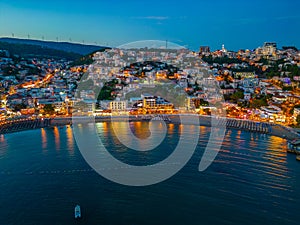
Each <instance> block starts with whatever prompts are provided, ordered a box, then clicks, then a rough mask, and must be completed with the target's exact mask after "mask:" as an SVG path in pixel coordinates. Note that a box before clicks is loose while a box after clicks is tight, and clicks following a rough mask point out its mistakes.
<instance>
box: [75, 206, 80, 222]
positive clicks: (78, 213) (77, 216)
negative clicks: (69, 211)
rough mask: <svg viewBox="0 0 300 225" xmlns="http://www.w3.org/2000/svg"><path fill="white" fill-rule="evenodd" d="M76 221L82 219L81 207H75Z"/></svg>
mask: <svg viewBox="0 0 300 225" xmlns="http://www.w3.org/2000/svg"><path fill="white" fill-rule="evenodd" d="M74 213H75V219H80V218H81V210H80V206H79V205H76V206H75V211H74Z"/></svg>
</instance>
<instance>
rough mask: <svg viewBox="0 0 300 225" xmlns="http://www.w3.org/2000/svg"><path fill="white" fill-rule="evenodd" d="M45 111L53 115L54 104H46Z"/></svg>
mask: <svg viewBox="0 0 300 225" xmlns="http://www.w3.org/2000/svg"><path fill="white" fill-rule="evenodd" d="M43 109H44V112H45V113H46V114H50V115H52V114H54V112H55V111H54V106H53V105H52V104H47V105H45V106H44V108H43Z"/></svg>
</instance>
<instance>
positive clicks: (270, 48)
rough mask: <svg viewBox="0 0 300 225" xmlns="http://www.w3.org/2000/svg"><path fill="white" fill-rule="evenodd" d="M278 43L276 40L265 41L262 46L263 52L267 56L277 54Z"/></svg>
mask: <svg viewBox="0 0 300 225" xmlns="http://www.w3.org/2000/svg"><path fill="white" fill-rule="evenodd" d="M276 50H277V44H276V43H275V42H265V43H264V46H263V47H262V53H263V55H265V56H271V55H274V54H276Z"/></svg>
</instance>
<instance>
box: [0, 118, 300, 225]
mask: <svg viewBox="0 0 300 225" xmlns="http://www.w3.org/2000/svg"><path fill="white" fill-rule="evenodd" d="M110 126H111V124H110V123H99V124H97V127H98V132H99V135H100V136H101V138H102V139H103V141H104V143H105V145H107V146H108V147H109V149H110V151H111V153H112V154H113V155H114V156H115V157H116V158H119V159H121V160H123V161H128V162H130V163H132V164H136V165H146V164H149V163H154V162H158V161H160V160H162V159H164V158H166V157H167V156H168V155H169V154H170V153H171V152H172V150H173V149H174V147H175V146H176V144H177V141H178V136H179V135H180V131H179V128H178V126H177V125H173V124H169V125H168V133H167V136H166V139H165V141H164V142H163V143H162V144H161V145H160V147H159V148H157V149H155V150H153V151H150V152H134V151H133V150H130V149H127V148H124V146H123V145H122V144H121V143H120V142H119V141H118V139H117V138H116V137H115V136H114V134H113V133H112V132H111V130H112V129H111V127H110ZM131 127H132V129H133V130H135V131H136V133H137V136H140V137H142V136H143V135H144V136H147V131H148V130H147V123H146V122H145V123H144V122H135V123H132V124H131ZM199 129H200V132H201V135H200V140H199V144H198V147H197V149H196V151H195V153H194V155H193V157H192V158H191V160H190V161H189V162H188V164H187V165H186V166H185V167H184V168H183V169H182V170H181V171H180V172H179V173H177V174H176V175H175V176H173V177H172V178H170V179H168V180H166V181H164V182H162V183H159V184H156V185H152V186H147V187H129V186H123V185H119V184H116V183H113V182H111V181H108V180H106V179H104V178H103V177H101V176H100V175H98V174H97V173H96V172H94V171H93V170H92V169H91V168H90V167H89V165H88V164H87V163H86V162H85V161H84V159H83V157H82V156H81V154H80V151H79V150H78V148H77V146H76V142H75V140H74V137H73V132H72V127H70V126H66V127H55V128H49V129H40V130H30V131H24V132H20V133H13V134H6V135H0V178H1V180H0V224H1V225H8V224H16V225H22V224H24V225H25V224H26V225H27V224H34V225H36V224H39V225H48V224H49V225H55V224H57V225H64V224H68V225H69V224H87V225H100V224H102V225H110V224H118V225H122V224H124V225H127V224H128V225H144V224H149V225H150V224H151V225H152V224H173V225H177V224H178V225H182V224H197V225H201V224H209V225H211V224H213V225H214V224H216V225H217V224H236V225H240V224H272V225H274V224H280V225H282V224H299V223H300V213H299V210H300V205H299V203H300V163H299V162H297V161H296V160H295V156H294V155H290V154H287V153H286V141H285V140H283V139H281V138H277V137H273V136H267V135H263V134H255V133H248V132H242V131H238V130H228V131H227V132H226V136H225V139H224V143H223V146H222V149H221V151H220V152H219V154H218V156H217V158H216V160H215V161H214V162H213V164H212V165H211V166H210V167H209V168H208V169H207V170H206V171H204V172H199V171H198V165H199V161H200V159H201V156H202V154H203V151H204V149H205V146H206V143H207V140H208V138H209V132H210V128H208V127H200V128H199ZM142 138H143V137H142ZM77 203H78V204H80V205H81V207H82V213H83V216H84V217H83V219H82V220H81V221H75V220H74V219H73V216H74V212H73V211H74V206H75V204H77Z"/></svg>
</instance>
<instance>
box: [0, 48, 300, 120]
mask: <svg viewBox="0 0 300 225" xmlns="http://www.w3.org/2000/svg"><path fill="white" fill-rule="evenodd" d="M92 57H93V63H91V64H86V63H84V62H83V63H82V64H81V65H74V64H72V62H70V61H67V60H63V59H61V60H57V59H49V58H36V57H34V56H33V57H28V58H22V57H19V56H17V55H12V54H11V53H10V52H9V51H7V50H0V90H1V91H0V100H1V106H0V119H1V123H2V122H3V121H7V120H13V119H16V118H50V117H70V116H71V115H72V113H74V112H76V113H84V114H88V115H91V116H103V115H105V116H107V115H121V114H132V115H138V114H141V115H147V114H178V113H195V114H200V115H214V113H215V112H216V111H218V110H220V109H226V112H225V115H226V116H227V117H230V118H239V119H248V120H254V121H264V122H270V123H278V124H282V125H289V126H297V125H299V124H300V86H299V84H300V82H299V81H300V69H299V67H300V51H299V50H298V49H296V48H295V47H283V48H282V49H278V48H277V44H276V43H270V42H266V43H264V44H263V45H262V47H258V48H256V49H254V50H239V51H237V52H234V51H229V50H227V49H226V48H225V46H224V45H223V46H222V48H221V49H220V50H217V51H213V52H211V51H210V48H209V46H201V47H200V49H199V52H193V51H190V50H187V49H148V48H144V49H116V48H115V49H108V50H105V51H101V52H96V53H93V55H92Z"/></svg>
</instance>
